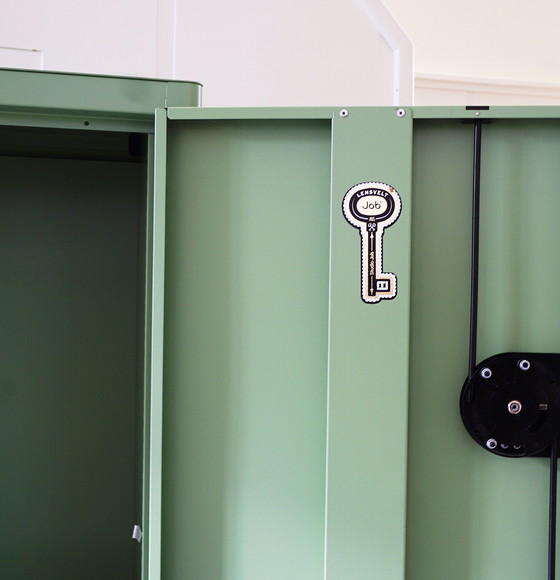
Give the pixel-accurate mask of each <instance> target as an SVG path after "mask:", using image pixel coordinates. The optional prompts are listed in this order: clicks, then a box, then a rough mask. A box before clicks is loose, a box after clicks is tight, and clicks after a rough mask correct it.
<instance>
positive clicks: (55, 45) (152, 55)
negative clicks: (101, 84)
mask: <svg viewBox="0 0 560 580" xmlns="http://www.w3.org/2000/svg"><path fill="white" fill-rule="evenodd" d="M1 6H2V17H1V18H0V47H2V48H0V66H4V67H22V66H23V67H24V68H35V67H36V64H37V62H38V61H39V62H40V65H41V66H40V68H43V69H45V70H58V71H73V72H84V73H94V74H97V73H99V74H109V75H131V76H153V75H155V73H156V60H157V37H156V34H155V31H156V23H157V16H158V13H157V2H156V1H155V0H48V1H46V0H2V4H1ZM14 49H20V50H14ZM21 49H24V50H21ZM31 50H34V51H36V52H35V53H33V52H30V51H31ZM27 63H29V65H30V66H25V65H26V64H27Z"/></svg>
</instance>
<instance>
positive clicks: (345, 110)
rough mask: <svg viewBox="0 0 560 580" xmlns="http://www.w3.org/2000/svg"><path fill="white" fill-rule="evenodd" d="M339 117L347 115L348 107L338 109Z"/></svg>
mask: <svg viewBox="0 0 560 580" xmlns="http://www.w3.org/2000/svg"><path fill="white" fill-rule="evenodd" d="M338 114H339V115H340V116H341V117H343V118H344V117H348V115H349V113H348V109H342V110H341V111H340V113H338Z"/></svg>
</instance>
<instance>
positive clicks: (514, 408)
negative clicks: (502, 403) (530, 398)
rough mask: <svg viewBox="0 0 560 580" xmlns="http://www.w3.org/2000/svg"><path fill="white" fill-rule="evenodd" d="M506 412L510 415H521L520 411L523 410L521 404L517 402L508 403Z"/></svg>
mask: <svg viewBox="0 0 560 580" xmlns="http://www.w3.org/2000/svg"><path fill="white" fill-rule="evenodd" d="M507 408H508V411H509V412H510V413H511V414H512V415H518V414H519V413H521V409H522V408H523V405H521V403H520V402H519V401H510V402H509V403H508V406H507Z"/></svg>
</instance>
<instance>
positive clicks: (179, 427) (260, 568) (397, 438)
mask: <svg viewBox="0 0 560 580" xmlns="http://www.w3.org/2000/svg"><path fill="white" fill-rule="evenodd" d="M346 113H347V112H346V111H345V112H344V113H343V114H342V115H341V114H340V110H338V109H335V110H333V109H295V110H293V109H283V110H279V109H251V110H241V109H236V110H228V109H220V110H218V109H212V110H208V111H206V110H189V109H184V108H181V109H171V110H170V111H169V117H170V118H171V119H172V121H171V123H170V129H169V130H170V139H169V143H168V151H169V156H168V163H169V167H168V223H167V240H166V243H167V250H166V251H167V265H166V306H165V308H166V318H165V320H166V322H165V328H166V330H165V353H166V354H165V359H164V360H165V367H164V368H165V370H164V377H165V380H164V392H165V396H164V400H165V405H164V487H163V489H164V493H163V498H164V500H163V501H164V514H163V576H164V578H169V579H172V578H197V579H198V578H213V579H214V578H223V579H244V578H257V577H258V578H286V577H289V578H294V579H296V578H302V579H303V578H305V579H306V580H307V579H312V578H329V579H341V580H342V579H346V578H348V577H351V578H353V579H355V580H358V579H360V578H372V577H374V578H383V579H389V578H395V579H396V578H403V574H404V549H405V544H404V541H405V502H404V498H405V496H406V445H407V396H408V340H409V336H408V320H409V289H408V288H409V270H410V263H409V254H410V216H411V207H410V201H411V197H410V164H411V143H412V117H411V116H410V115H409V116H407V117H405V118H403V117H401V116H399V115H397V111H396V109H385V110H377V111H371V110H369V111H368V110H364V109H362V110H360V109H355V110H354V109H352V110H351V111H350V114H349V115H347V114H346ZM333 118H334V125H333V121H332V119H333ZM228 119H234V120H228ZM331 126H332V132H331ZM378 132H381V134H382V135H383V142H384V144H385V151H384V153H379V150H378V149H377V148H376V147H377V145H378V144H379V138H378V137H377V134H378ZM403 143H405V147H404V148H401V149H400V150H396V149H395V148H396V147H397V146H398V147H401V145H402V144H403ZM374 149H375V151H376V154H375V155H374V154H373V151H374ZM329 153H330V158H329ZM368 180H380V181H386V182H388V183H391V184H392V185H394V187H396V188H397V189H398V191H399V192H400V194H401V196H402V200H403V212H402V216H401V217H400V218H399V221H398V222H397V224H395V226H393V227H392V228H391V230H387V233H386V238H387V241H386V250H385V254H384V255H385V258H384V260H385V264H386V267H387V268H389V271H395V272H396V273H397V275H398V284H399V291H398V296H397V298H396V299H395V300H393V301H387V302H386V303H382V304H377V305H371V304H369V305H368V304H365V303H363V302H362V300H361V297H360V293H361V274H360V257H361V245H360V236H359V235H358V232H357V230H356V229H355V228H353V227H351V226H350V225H349V224H348V223H347V222H346V220H345V219H344V217H343V214H342V198H343V196H344V194H345V193H346V191H347V189H348V188H350V187H351V186H352V185H355V184H356V183H360V182H362V181H368ZM329 191H331V193H330V196H329V193H328V192H329ZM329 215H330V217H329ZM267 240H271V244H272V245H270V244H269V243H268V242H267ZM372 329H375V330H374V331H373V333H374V334H375V337H376V338H372ZM294 341H295V342H294ZM358 361H367V362H366V363H365V364H361V363H359V362H358ZM371 368H374V369H375V372H371V370H370V369H371ZM327 409H328V410H327ZM310 437H311V438H310ZM279 441H285V443H284V444H280V443H279ZM325 456H326V457H327V462H328V467H327V463H325ZM296 474H297V475H296ZM325 486H326V487H325ZM280 514H282V517H280ZM325 525H326V527H325ZM372 575H373V576H372Z"/></svg>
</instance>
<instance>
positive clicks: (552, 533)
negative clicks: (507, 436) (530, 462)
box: [548, 437, 558, 580]
mask: <svg viewBox="0 0 560 580" xmlns="http://www.w3.org/2000/svg"><path fill="white" fill-rule="evenodd" d="M557 480H558V437H555V439H554V443H553V444H552V447H551V448H550V497H549V508H548V580H555V579H556V499H557V487H558V485H557V483H558V482H557Z"/></svg>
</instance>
